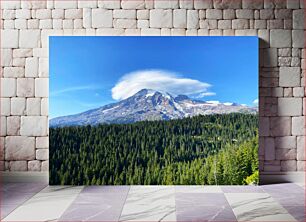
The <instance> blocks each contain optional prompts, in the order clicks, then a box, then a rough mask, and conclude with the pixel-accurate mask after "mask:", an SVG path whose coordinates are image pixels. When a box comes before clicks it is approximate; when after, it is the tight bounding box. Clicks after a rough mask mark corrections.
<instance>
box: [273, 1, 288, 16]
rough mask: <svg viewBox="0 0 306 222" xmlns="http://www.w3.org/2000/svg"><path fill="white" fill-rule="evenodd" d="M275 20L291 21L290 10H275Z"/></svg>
mask: <svg viewBox="0 0 306 222" xmlns="http://www.w3.org/2000/svg"><path fill="white" fill-rule="evenodd" d="M289 1H290V0H289ZM275 18H276V19H291V18H292V10H290V9H276V10H275Z"/></svg>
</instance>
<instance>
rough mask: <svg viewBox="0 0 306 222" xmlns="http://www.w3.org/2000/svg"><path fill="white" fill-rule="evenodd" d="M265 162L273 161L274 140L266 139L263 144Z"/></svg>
mask: <svg viewBox="0 0 306 222" xmlns="http://www.w3.org/2000/svg"><path fill="white" fill-rule="evenodd" d="M264 145H265V146H264V149H265V160H275V144H274V138H271V137H267V138H265V142H264Z"/></svg>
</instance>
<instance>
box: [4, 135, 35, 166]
mask: <svg viewBox="0 0 306 222" xmlns="http://www.w3.org/2000/svg"><path fill="white" fill-rule="evenodd" d="M34 159H35V139H34V137H25V136H7V137H6V138H5V160H34Z"/></svg>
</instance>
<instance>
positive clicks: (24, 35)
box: [19, 29, 40, 48]
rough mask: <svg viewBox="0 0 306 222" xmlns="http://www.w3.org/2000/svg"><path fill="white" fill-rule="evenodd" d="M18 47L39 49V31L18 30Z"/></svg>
mask: <svg viewBox="0 0 306 222" xmlns="http://www.w3.org/2000/svg"><path fill="white" fill-rule="evenodd" d="M19 46H20V47H21V48H39V47H40V30H37V29H32V30H29V29H28V30H20V38H19Z"/></svg>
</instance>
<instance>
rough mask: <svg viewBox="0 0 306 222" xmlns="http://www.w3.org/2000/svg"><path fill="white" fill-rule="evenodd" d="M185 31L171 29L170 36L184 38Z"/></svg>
mask: <svg viewBox="0 0 306 222" xmlns="http://www.w3.org/2000/svg"><path fill="white" fill-rule="evenodd" d="M185 35H186V30H185V29H171V36H185Z"/></svg>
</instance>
